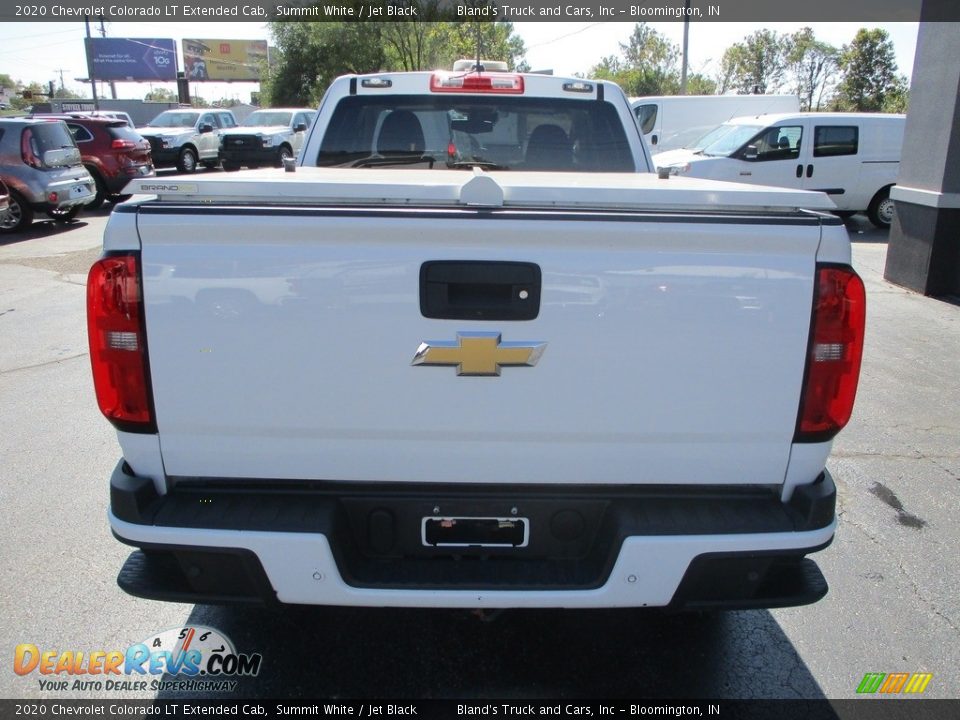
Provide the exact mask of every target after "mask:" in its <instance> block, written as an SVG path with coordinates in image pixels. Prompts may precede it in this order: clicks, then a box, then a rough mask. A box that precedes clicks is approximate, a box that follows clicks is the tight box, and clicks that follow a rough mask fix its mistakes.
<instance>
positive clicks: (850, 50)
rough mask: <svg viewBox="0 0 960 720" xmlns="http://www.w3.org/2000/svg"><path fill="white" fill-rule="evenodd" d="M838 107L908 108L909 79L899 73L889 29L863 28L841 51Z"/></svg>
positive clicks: (858, 109)
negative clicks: (887, 30)
mask: <svg viewBox="0 0 960 720" xmlns="http://www.w3.org/2000/svg"><path fill="white" fill-rule="evenodd" d="M839 64H840V83H839V84H838V85H837V94H836V97H835V100H834V108H835V109H837V110H847V111H851V112H893V111H900V112H902V111H904V110H905V109H906V101H907V88H908V85H907V79H906V78H905V77H904V76H903V75H898V74H897V61H896V59H895V56H894V50H893V41H892V40H890V36H889V35H888V34H887V32H886V31H885V30H881V29H880V28H875V29H873V30H867V29H866V28H861V29H860V30H859V31H857V35H856V37H854V39H853V42H851V43H850V44H849V45H844V46H843V50H842V51H841V52H840V59H839Z"/></svg>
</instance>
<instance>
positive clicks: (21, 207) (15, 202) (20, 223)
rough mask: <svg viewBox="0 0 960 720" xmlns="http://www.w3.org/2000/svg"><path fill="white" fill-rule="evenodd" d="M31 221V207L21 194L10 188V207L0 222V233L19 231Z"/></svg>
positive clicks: (28, 225)
mask: <svg viewBox="0 0 960 720" xmlns="http://www.w3.org/2000/svg"><path fill="white" fill-rule="evenodd" d="M32 222H33V208H31V207H30V206H29V205H27V203H26V202H25V201H24V199H23V196H22V195H20V193H18V192H17V191H16V190H13V189H11V190H10V207H9V209H8V210H7V215H6V217H4V219H3V221H2V222H0V234H4V235H6V234H7V233H15V232H20V231H21V230H26V229H27V228H28V227H30V224H31V223H32Z"/></svg>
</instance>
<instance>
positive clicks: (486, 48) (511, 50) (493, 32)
mask: <svg viewBox="0 0 960 720" xmlns="http://www.w3.org/2000/svg"><path fill="white" fill-rule="evenodd" d="M381 37H382V38H383V42H384V51H385V55H386V67H387V68H388V69H391V70H433V69H436V68H449V67H451V66H452V65H453V62H454V61H455V60H459V59H460V58H475V57H476V56H477V50H478V40H479V50H480V55H481V59H486V60H503V61H505V62H506V63H507V65H508V66H509V67H510V68H511V69H514V70H521V71H522V70H525V69H528V67H527V66H526V63H525V62H524V59H523V56H524V54H525V53H526V50H525V48H524V46H523V39H522V38H521V37H520V36H518V35H516V34H514V30H513V23H509V22H495V23H493V22H471V23H456V22H419V21H415V22H402V23H382V24H381Z"/></svg>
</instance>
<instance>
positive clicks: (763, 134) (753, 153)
mask: <svg viewBox="0 0 960 720" xmlns="http://www.w3.org/2000/svg"><path fill="white" fill-rule="evenodd" d="M806 125H807V123H806V122H805V121H803V120H784V121H782V124H780V125H770V126H767V127H765V128H764V129H763V130H761V131H760V132H759V133H757V134H756V135H755V136H754V137H753V138H752V139H751V140H750V141H748V142H747V143H746V144H745V145H744V146H743V147H741V148H740V149H739V150H738V151H737V152H735V153H734V154H733V155H731V161H732V162H734V163H735V164H736V168H735V171H734V172H733V173H731V174H729V175H727V176H725V177H724V179H725V180H731V181H733V182H746V183H751V184H754V185H774V186H777V187H786V188H797V189H799V188H802V187H803V168H802V164H803V156H804V153H805V148H804V145H806V144H807V127H806Z"/></svg>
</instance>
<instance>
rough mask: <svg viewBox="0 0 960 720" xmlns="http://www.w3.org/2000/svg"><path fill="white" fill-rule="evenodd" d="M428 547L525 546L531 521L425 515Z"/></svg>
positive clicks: (423, 530) (423, 525) (423, 537)
mask: <svg viewBox="0 0 960 720" xmlns="http://www.w3.org/2000/svg"><path fill="white" fill-rule="evenodd" d="M420 535H421V540H422V542H423V544H424V546H425V547H436V548H454V547H461V548H474V547H481V548H522V547H526V546H527V545H528V544H529V542H530V521H529V519H528V518H521V517H437V516H428V517H425V518H423V521H422V523H421V526H420Z"/></svg>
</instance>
